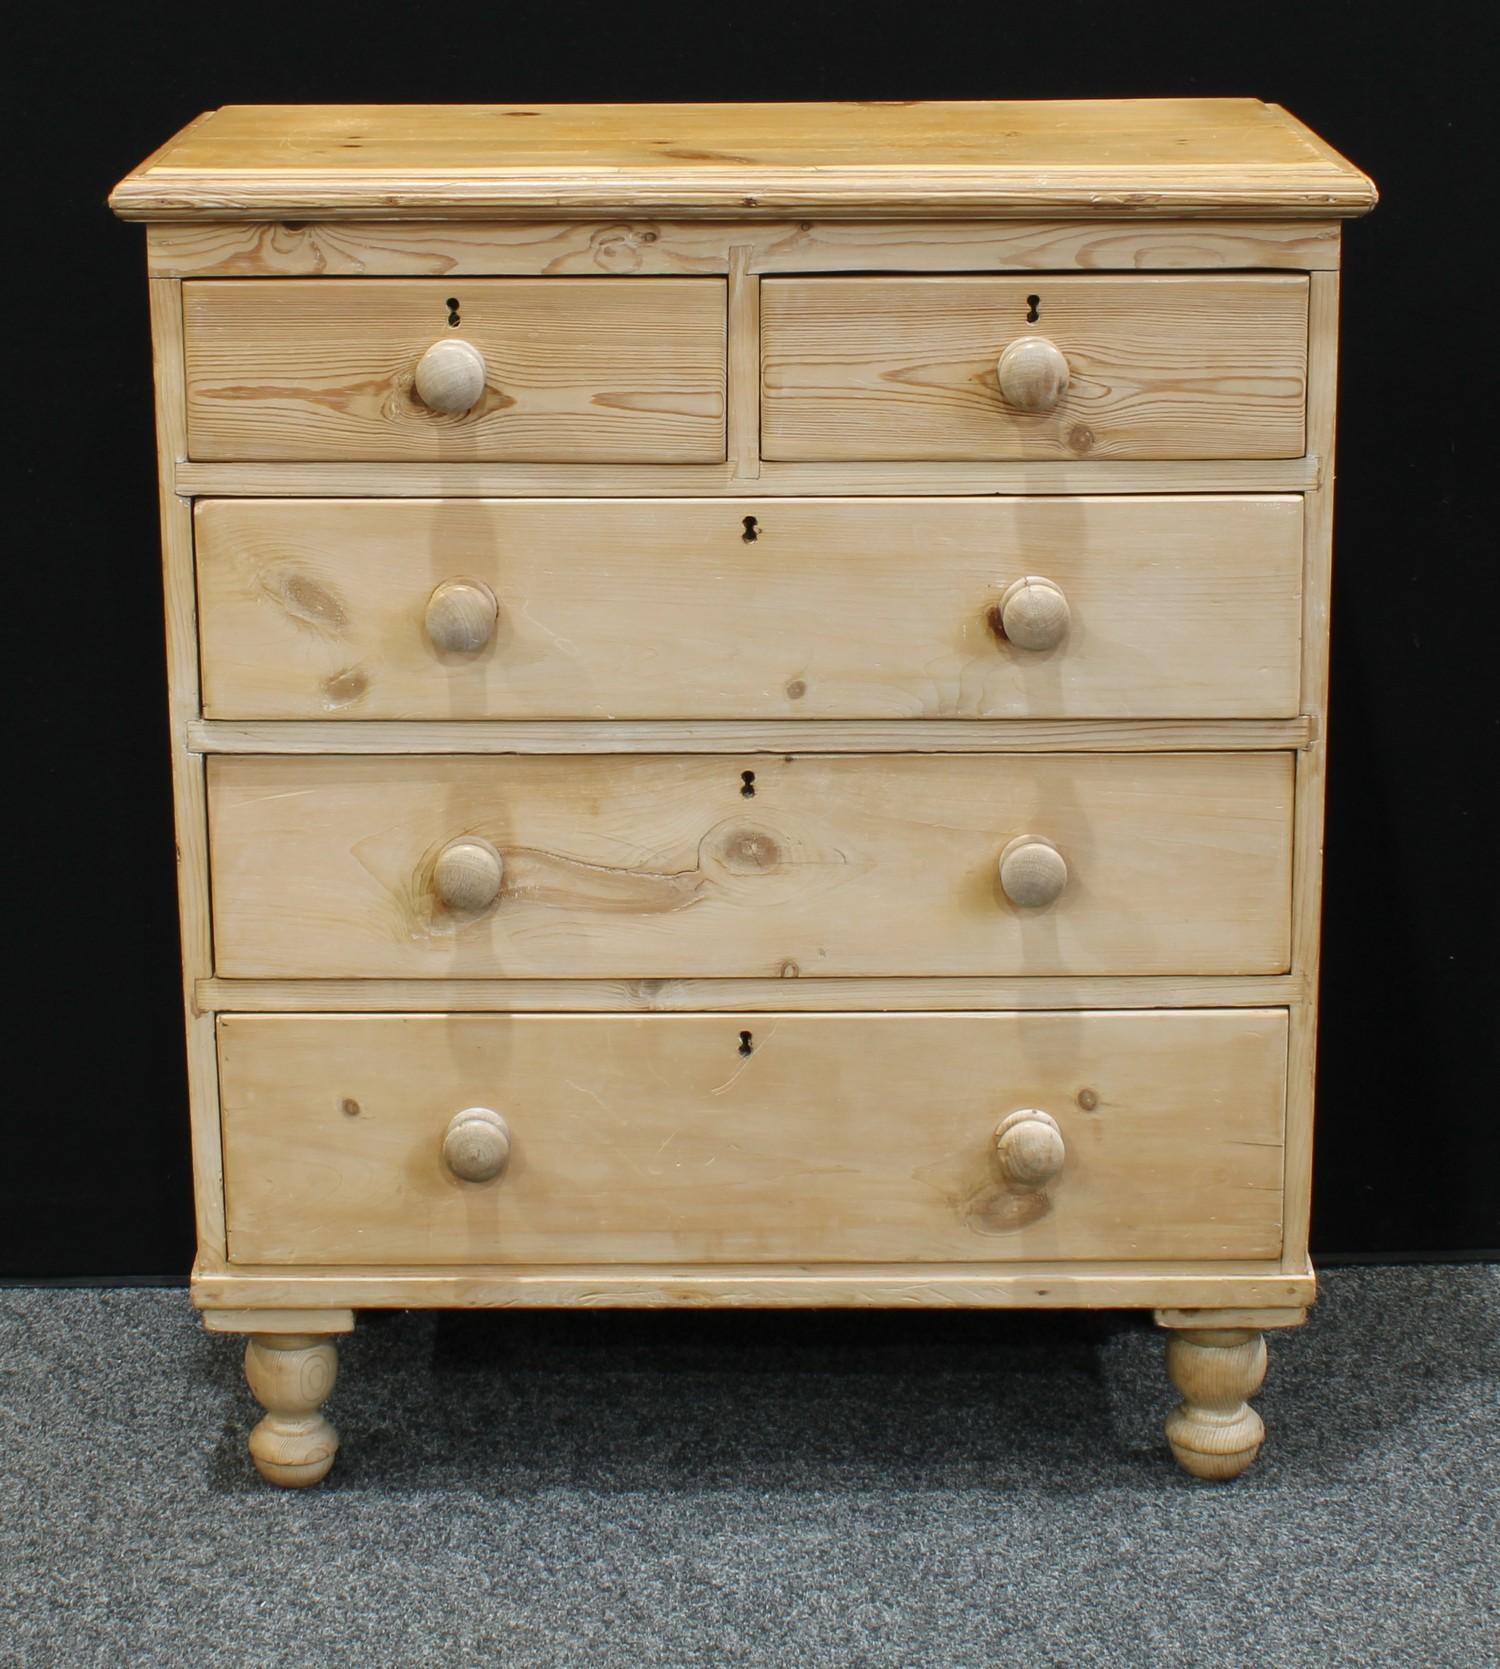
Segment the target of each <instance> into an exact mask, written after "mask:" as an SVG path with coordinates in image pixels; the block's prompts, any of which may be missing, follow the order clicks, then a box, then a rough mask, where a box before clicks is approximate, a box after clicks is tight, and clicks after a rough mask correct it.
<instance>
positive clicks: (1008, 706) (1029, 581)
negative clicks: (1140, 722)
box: [195, 496, 1302, 719]
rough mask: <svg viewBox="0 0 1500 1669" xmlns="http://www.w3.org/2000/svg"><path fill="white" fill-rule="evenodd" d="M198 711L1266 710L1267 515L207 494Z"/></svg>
mask: <svg viewBox="0 0 1500 1669" xmlns="http://www.w3.org/2000/svg"><path fill="white" fill-rule="evenodd" d="M195 544H196V549H197V564H198V598H199V622H200V628H201V632H202V643H203V701H204V712H205V713H206V715H207V716H208V717H210V718H223V719H246V718H249V719H302V718H319V719H321V718H340V719H441V718H457V719H483V718H515V719H531V718H541V719H549V718H551V719H572V718H578V719H632V718H633V719H675V718H703V719H738V718H787V719H806V718H938V717H945V718H991V717H997V718H998V717H1033V718H1054V717H1056V718H1063V717H1068V718H1096V717H1097V718H1117V717H1132V718H1175V717H1183V718H1283V717H1290V716H1291V715H1293V714H1295V713H1296V712H1297V706H1298V661H1299V652H1300V647H1301V635H1302V634H1301V594H1302V502H1301V500H1300V499H1297V498H1293V497H1290V496H1282V497H1256V498H1250V497H1227V496H1224V497H1220V496H1214V497H1208V496H1193V497H1189V496H1182V497H1153V496H1141V497H1129V498H1125V497H1117V498H1110V497H1099V498H1076V499H1067V498H1040V497H1038V498H1010V499H947V500H944V499H932V500H914V499H886V500H882V501H875V502H871V501H869V500H859V499H833V500H827V501H818V500H808V499H786V500H776V501H772V502H770V503H768V502H767V501H766V500H764V499H728V500H725V501H724V502H722V503H717V502H711V503H705V502H702V501H669V502H666V503H663V502H660V501H656V500H651V499H625V500H619V499H615V500H594V501H589V502H584V503H571V504H570V503H559V502H555V501H554V502H540V503H538V502H531V503H527V502H524V501H520V502H505V501H496V500H483V499H480V500H462V499H460V500H448V501H443V502H437V501H433V500H407V501H404V502H400V501H398V502H373V503H372V502H369V501H358V500H356V501H350V500H340V499H335V500H331V501H326V502H319V501H316V500H308V499H286V500H259V501H246V500H239V499H216V500H210V501H208V502H207V503H203V504H200V505H199V506H198V507H197V511H196V514H195Z"/></svg>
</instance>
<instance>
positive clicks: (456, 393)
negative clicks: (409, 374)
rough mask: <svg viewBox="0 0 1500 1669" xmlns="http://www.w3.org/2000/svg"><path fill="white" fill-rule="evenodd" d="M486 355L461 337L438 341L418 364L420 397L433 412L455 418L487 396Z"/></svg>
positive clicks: (418, 393)
mask: <svg viewBox="0 0 1500 1669" xmlns="http://www.w3.org/2000/svg"><path fill="white" fill-rule="evenodd" d="M484 379H485V369H484V355H483V354H482V353H480V351H479V349H478V348H476V347H475V346H474V344H473V343H472V342H464V341H461V340H460V339H459V338H458V337H457V336H449V337H446V338H445V339H444V340H443V341H441V342H434V343H433V344H432V346H431V347H430V348H429V349H428V350H427V352H426V353H424V354H423V355H422V357H421V358H420V359H419V360H418V361H417V375H416V389H417V398H418V399H419V400H420V401H421V402H422V404H423V405H424V406H427V407H429V408H430V409H431V410H433V411H444V412H449V413H451V414H453V415H455V416H457V415H458V414H459V413H462V412H466V411H468V410H469V408H470V407H471V406H473V405H474V404H476V402H477V401H478V399H479V396H480V395H481V394H483V393H484Z"/></svg>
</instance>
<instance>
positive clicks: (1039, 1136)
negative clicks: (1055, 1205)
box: [995, 1107, 1067, 1188]
mask: <svg viewBox="0 0 1500 1669" xmlns="http://www.w3.org/2000/svg"><path fill="white" fill-rule="evenodd" d="M995 1157H996V1158H997V1159H998V1160H999V1161H1000V1169H1001V1170H1002V1171H1003V1172H1004V1174H1005V1180H1006V1181H1007V1182H1008V1183H1010V1185H1011V1187H1013V1188H1045V1187H1046V1186H1047V1184H1048V1183H1049V1182H1051V1181H1052V1179H1053V1178H1054V1177H1056V1176H1057V1175H1058V1174H1059V1173H1060V1172H1061V1170H1062V1168H1063V1160H1064V1159H1066V1158H1067V1149H1066V1148H1065V1147H1064V1145H1063V1138H1062V1131H1061V1130H1059V1129H1058V1127H1057V1120H1056V1119H1055V1118H1053V1117H1052V1115H1051V1114H1050V1113H1044V1112H1043V1111H1042V1110H1041V1108H1040V1107H1023V1108H1022V1109H1021V1111H1020V1112H1018V1113H1011V1114H1009V1115H1008V1116H1007V1117H1005V1118H1003V1119H1001V1120H1000V1122H999V1124H997V1125H996V1126H995Z"/></svg>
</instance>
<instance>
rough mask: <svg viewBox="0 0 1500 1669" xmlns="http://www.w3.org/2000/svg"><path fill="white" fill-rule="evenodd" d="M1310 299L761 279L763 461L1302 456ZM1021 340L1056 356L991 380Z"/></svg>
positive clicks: (1045, 278) (1111, 283)
mask: <svg viewBox="0 0 1500 1669" xmlns="http://www.w3.org/2000/svg"><path fill="white" fill-rule="evenodd" d="M1307 294H1308V286H1307V279H1306V278H1305V277H1302V276H1299V275H1296V274H1291V273H1283V274H1258V275H1255V276H1247V275H1219V276H1197V275H1194V276H1187V277H1175V276H1174V277H1165V276H1163V277H1123V276H1121V277H1115V276H1100V277H1053V276H1051V275H1040V274H1032V275H1031V276H1025V275H1022V276H1020V277H1015V278H986V277H936V278H768V279H766V280H764V282H763V283H762V285H761V331H762V337H761V341H762V373H763V386H762V425H763V434H762V451H763V452H764V455H765V456H766V457H767V458H770V459H811V460H817V459H827V460H842V459H864V460H872V461H875V460H882V459H934V460H937V459H956V460H963V459H971V460H976V461H984V460H990V459H1007V458H1021V459H1034V458H1083V457H1091V458H1293V457H1298V456H1300V455H1301V453H1302V450H1303V409H1304V405H1305V400H1306V380H1307V377H1306V374H1307ZM1032 298H1035V301H1034V302H1033V299H1032ZM1033 312H1034V313H1035V314H1036V315H1037V317H1036V319H1035V321H1034V322H1032V321H1031V319H1030V315H1031V314H1032V313H1033ZM1026 338H1041V339H1043V340H1044V341H1045V342H1047V343H1050V344H1052V347H1053V348H1054V349H1055V351H1056V353H1057V354H1060V355H1061V361H1059V360H1056V359H1050V357H1049V358H1048V359H1045V360H1042V361H1040V362H1039V361H1035V360H1034V361H1033V362H1032V363H1031V364H1030V365H1029V366H1028V365H1027V363H1026V361H1025V355H1024V354H1023V355H1022V356H1021V362H1020V363H1019V364H1017V365H1016V366H1015V367H1014V370H1012V371H1008V373H1007V376H1006V378H1005V379H1004V388H1003V387H1002V377H1001V371H1000V360H1001V356H1002V355H1003V354H1004V353H1005V352H1006V350H1007V348H1009V347H1011V345H1012V344H1014V343H1016V342H1018V341H1020V340H1022V339H1026ZM1038 351H1039V352H1043V353H1044V352H1045V350H1038ZM1063 361H1065V362H1066V369H1067V380H1066V387H1065V389H1064V390H1063V391H1062V393H1061V395H1060V397H1057V398H1056V402H1055V403H1049V402H1050V401H1051V400H1052V398H1053V396H1056V395H1057V386H1058V385H1057V381H1056V380H1055V377H1054V376H1053V374H1052V373H1051V372H1049V370H1048V365H1049V363H1050V364H1051V365H1053V366H1060V365H1061V363H1062V362H1063ZM1005 388H1008V389H1009V390H1010V391H1011V392H1010V393H1009V394H1008V393H1007V392H1005V391H1004V389H1005ZM1018 397H1019V398H1020V399H1021V400H1024V401H1027V402H1036V401H1040V402H1042V409H1035V410H1032V409H1023V408H1022V405H1021V404H1018V403H1017V398H1018Z"/></svg>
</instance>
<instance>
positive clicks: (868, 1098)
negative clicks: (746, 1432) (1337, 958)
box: [219, 1011, 1286, 1265]
mask: <svg viewBox="0 0 1500 1669" xmlns="http://www.w3.org/2000/svg"><path fill="white" fill-rule="evenodd" d="M219 1048H220V1061H221V1069H222V1074H223V1084H224V1089H223V1096H224V1128H225V1142H226V1154H227V1167H226V1186H227V1198H228V1207H229V1225H230V1227H229V1234H230V1255H231V1258H232V1259H233V1260H234V1261H236V1262H240V1261H245V1262H252V1263H262V1264H265V1263H299V1262H313V1263H321V1262H332V1263H343V1264H350V1265H370V1264H382V1263H389V1262H405V1263H418V1264H420V1263H437V1264H453V1263H464V1262H468V1261H476V1262H482V1263H484V1262H505V1261H509V1260H515V1261H519V1262H528V1263H536V1262H541V1263H546V1262H559V1263H567V1262H570V1261H575V1260H585V1261H586V1260H590V1259H600V1260H604V1261H619V1260H638V1261H644V1262H663V1263H669V1264H673V1263H678V1262H694V1263H702V1262H707V1263H713V1262H731V1263H758V1262H767V1263H781V1262H798V1261H803V1260H823V1259H832V1260H835V1261H872V1262H886V1261H892V1260H898V1261H922V1260H927V1259H932V1260H937V1261H951V1260H955V1259H957V1260H972V1261H975V1262H987V1261H991V1260H996V1261H1003V1260H1006V1259H1020V1258H1036V1257H1049V1258H1059V1259H1069V1258H1097V1257H1120V1258H1147V1259H1151V1258H1166V1257H1178V1256H1183V1257H1199V1258H1213V1257H1264V1256H1273V1255H1275V1253H1276V1252H1277V1251H1278V1250H1279V1248H1280V1244H1281V1222H1280V1215H1281V1213H1280V1184H1279V1175H1280V1142H1281V1108H1282V1089H1283V1077H1284V1073H1285V1062H1286V1016H1285V1014H1284V1013H1281V1012H1279V1011H1272V1012H1269V1013H1262V1012H1253V1011H1242V1012H1237V1013H1232V1014H1226V1013H1206V1012H1201V1011H1188V1012H1180V1013H1172V1014H1168V1013H1154V1014H1125V1015H1119V1014H1091V1015H1086V1016H1080V1015H1071V1014H1063V1015H1030V1016H1027V1017H1026V1018H1025V1019H1024V1020H1022V1019H1019V1018H1017V1017H1015V1016H1006V1015H992V1016H988V1017H982V1018H976V1017H973V1016H961V1015H932V1016H870V1015H846V1016H821V1017H815V1018H796V1017H792V1016H786V1017H773V1018H770V1019H764V1018H762V1017H759V1016H746V1017H744V1024H743V1025H740V1024H739V1023H738V1020H737V1018H736V1017H734V1016H727V1017H724V1018H707V1017H696V1016H681V1017H676V1018H666V1017H656V1018H646V1019H641V1018H626V1017H602V1016H601V1017H570V1016H558V1017H551V1018H548V1017H531V1018H519V1017H507V1016H477V1015H476V1016H467V1017H459V1016H427V1017H416V1016H408V1017H405V1018H395V1017H393V1018H385V1019H359V1018H354V1017H343V1018H337V1017H335V1018H313V1017H309V1018H295V1017H290V1016H260V1017H250V1016H229V1017H226V1018H224V1019H222V1020H221V1021H220V1024H219ZM474 1104H483V1105H486V1106H493V1107H495V1108H496V1109H498V1110H500V1111H501V1112H502V1113H503V1116H504V1118H505V1119H506V1122H507V1124H508V1125H509V1127H510V1131H511V1136H512V1145H511V1149H510V1154H509V1160H508V1163H507V1164H506V1166H505V1169H504V1171H503V1172H502V1173H501V1175H500V1176H499V1177H497V1178H496V1179H495V1180H494V1181H493V1182H490V1183H485V1184H477V1185H476V1184H466V1183H462V1182H459V1181H457V1180H456V1179H455V1178H453V1177H452V1176H451V1175H450V1174H449V1173H448V1171H447V1170H446V1169H445V1167H444V1165H443V1163H442V1140H443V1133H444V1130H445V1128H446V1126H447V1124H448V1121H449V1119H450V1118H451V1116H452V1115H453V1113H454V1112H456V1111H457V1110H459V1109H461V1108H463V1107H467V1106H470V1105H474ZM1021 1107H1040V1108H1043V1109H1047V1110H1050V1111H1051V1113H1052V1115H1053V1116H1054V1117H1055V1118H1056V1119H1057V1120H1058V1122H1059V1124H1060V1125H1061V1126H1062V1128H1063V1130H1064V1132H1065V1134H1066V1140H1067V1144H1068V1156H1067V1161H1066V1164H1065V1166H1064V1168H1063V1171H1062V1173H1061V1175H1059V1176H1058V1177H1057V1178H1056V1179H1055V1180H1053V1181H1052V1182H1051V1183H1049V1184H1048V1185H1047V1186H1046V1187H1045V1188H1041V1189H1025V1190H1017V1189H1015V1188H1013V1187H1012V1186H1009V1185H1007V1184H1006V1182H1005V1181H1004V1179H1003V1177H1002V1176H1001V1175H1000V1173H999V1168H998V1167H997V1165H996V1163H995V1160H994V1151H993V1150H994V1129H995V1124H996V1120H997V1118H999V1117H1001V1116H1003V1115H1005V1114H1006V1113H1008V1112H1011V1111H1013V1110H1014V1109H1016V1108H1021Z"/></svg>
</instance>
